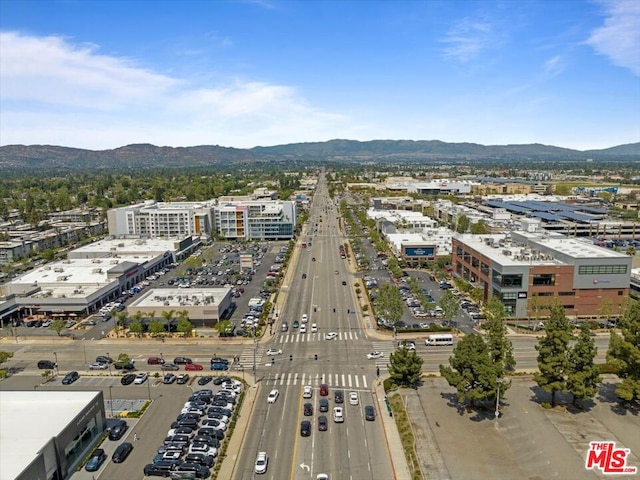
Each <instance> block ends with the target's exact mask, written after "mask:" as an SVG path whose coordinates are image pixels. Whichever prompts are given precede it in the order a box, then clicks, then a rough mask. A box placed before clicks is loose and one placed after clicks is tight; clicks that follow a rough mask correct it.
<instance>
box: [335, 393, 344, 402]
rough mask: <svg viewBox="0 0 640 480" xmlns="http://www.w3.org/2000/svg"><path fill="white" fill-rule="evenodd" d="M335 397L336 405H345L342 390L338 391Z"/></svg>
mask: <svg viewBox="0 0 640 480" xmlns="http://www.w3.org/2000/svg"><path fill="white" fill-rule="evenodd" d="M334 395H335V396H334V400H335V402H336V403H344V392H343V391H342V390H336V392H335V394H334Z"/></svg>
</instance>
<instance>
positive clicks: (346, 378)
mask: <svg viewBox="0 0 640 480" xmlns="http://www.w3.org/2000/svg"><path fill="white" fill-rule="evenodd" d="M262 383H265V384H267V385H273V386H295V385H311V386H312V387H319V386H320V385H322V384H323V383H324V384H326V385H328V386H329V388H332V389H333V388H351V389H368V388H369V381H368V380H367V376H366V375H355V374H349V373H314V374H305V373H270V374H268V375H267V376H266V377H265V378H264V379H263V380H262Z"/></svg>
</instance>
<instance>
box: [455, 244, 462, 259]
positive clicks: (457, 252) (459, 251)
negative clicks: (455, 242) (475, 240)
mask: <svg viewBox="0 0 640 480" xmlns="http://www.w3.org/2000/svg"><path fill="white" fill-rule="evenodd" d="M456 256H458V257H461V256H462V247H460V246H458V247H457V248H456Z"/></svg>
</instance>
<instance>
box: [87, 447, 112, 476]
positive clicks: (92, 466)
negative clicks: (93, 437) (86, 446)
mask: <svg viewBox="0 0 640 480" xmlns="http://www.w3.org/2000/svg"><path fill="white" fill-rule="evenodd" d="M106 459H107V454H106V453H104V450H103V449H102V448H96V449H95V450H94V451H93V453H92V454H91V457H90V458H89V461H88V462H87V464H86V465H85V466H84V469H85V470H86V471H87V472H95V471H97V470H98V469H99V468H100V466H101V465H102V464H103V463H104V461H105V460H106Z"/></svg>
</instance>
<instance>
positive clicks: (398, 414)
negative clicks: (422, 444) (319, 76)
mask: <svg viewBox="0 0 640 480" xmlns="http://www.w3.org/2000/svg"><path fill="white" fill-rule="evenodd" d="M386 398H387V399H388V402H387V407H388V408H391V412H393V418H394V420H395V422H396V427H397V428H398V433H399V434H400V440H401V441H402V450H403V451H404V456H405V458H406V459H407V466H408V467H409V471H410V474H411V478H412V479H413V480H422V479H423V478H425V477H423V475H422V471H421V470H420V462H419V461H418V455H417V454H416V441H415V436H414V434H413V427H412V426H411V421H410V420H409V415H408V414H407V409H406V408H405V406H404V402H403V401H402V395H401V394H400V393H399V392H395V393H390V394H389V395H387V397H386Z"/></svg>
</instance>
